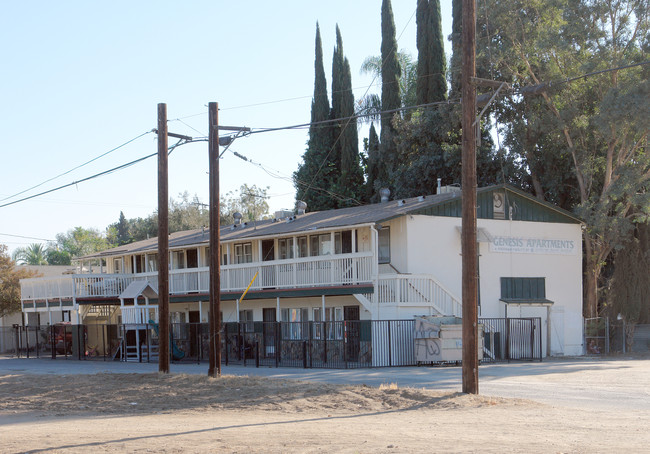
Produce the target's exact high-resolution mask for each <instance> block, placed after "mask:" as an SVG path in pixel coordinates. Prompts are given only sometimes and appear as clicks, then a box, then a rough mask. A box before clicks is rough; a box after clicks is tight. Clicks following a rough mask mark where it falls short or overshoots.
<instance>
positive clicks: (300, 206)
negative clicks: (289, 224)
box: [296, 200, 307, 214]
mask: <svg viewBox="0 0 650 454" xmlns="http://www.w3.org/2000/svg"><path fill="white" fill-rule="evenodd" d="M296 211H297V214H305V211H307V202H305V201H302V200H299V201H298V203H297V204H296Z"/></svg>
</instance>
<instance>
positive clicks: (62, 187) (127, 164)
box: [0, 140, 188, 208]
mask: <svg viewBox="0 0 650 454" xmlns="http://www.w3.org/2000/svg"><path fill="white" fill-rule="evenodd" d="M184 143H188V142H187V141H184V140H180V141H179V142H178V143H176V144H175V145H172V146H171V147H169V148H168V150H169V152H168V154H171V152H172V151H174V149H175V148H176V147H178V146H180V145H183V144H184ZM157 155H158V153H157V152H156V153H151V154H149V155H146V156H143V157H141V158H138V159H135V160H133V161H130V162H127V163H126V164H122V165H119V166H117V167H113V168H111V169H108V170H104V171H103V172H99V173H96V174H94V175H91V176H89V177H86V178H82V179H81V180H77V181H73V182H71V183H68V184H64V185H61V186H58V187H56V188H52V189H48V190H47V191H43V192H39V193H38V194H33V195H30V196H27V197H23V198H22V199H18V200H14V201H12V202H8V203H5V204H2V205H0V208H4V207H7V206H10V205H14V204H16V203H20V202H24V201H26V200H30V199H34V198H36V197H40V196H42V195H45V194H49V193H51V192H55V191H59V190H61V189H65V188H69V187H70V186H74V185H77V184H79V183H83V182H85V181H89V180H93V179H95V178H98V177H101V176H103V175H108V174H110V173H113V172H117V171H118V170H122V169H126V168H127V167H131V166H132V165H135V164H137V163H139V162H142V161H144V160H146V159H149V158H151V157H154V156H157Z"/></svg>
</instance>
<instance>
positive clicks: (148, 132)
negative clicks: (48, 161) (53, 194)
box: [0, 131, 152, 206]
mask: <svg viewBox="0 0 650 454" xmlns="http://www.w3.org/2000/svg"><path fill="white" fill-rule="evenodd" d="M151 132H152V131H147V132H143V133H142V134H140V135H138V136H136V137H134V138H132V139H130V140H127V141H126V142H124V143H123V144H121V145H118V146H117V147H115V148H112V149H110V150H108V151H107V152H105V153H102V154H100V155H99V156H95V157H94V158H92V159H91V160H89V161H86V162H84V163H83V164H79V165H78V166H76V167H73V168H72V169H70V170H67V171H65V172H63V173H60V174H59V175H57V176H54V177H52V178H49V179H47V180H45V181H42V182H40V183H38V184H37V185H34V186H32V187H30V188H27V189H24V190H22V191H20V192H17V193H15V194H13V195H10V196H9V197H5V198H4V199H0V202H4V201H5V200H9V199H13V198H14V197H17V196H19V195H21V194H24V193H26V192H29V191H31V190H32V189H36V188H38V187H40V186H43V185H44V184H45V183H49V182H50V181H52V180H56V179H57V178H60V177H62V176H64V175H67V174H69V173H71V172H73V171H75V170H77V169H80V168H82V167H84V166H86V165H88V164H90V163H91V162H94V161H97V160H98V159H100V158H103V157H104V156H106V155H108V154H110V153H113V152H114V151H116V150H119V149H120V148H122V147H124V146H126V145H128V144H130V143H131V142H135V141H136V140H138V139H139V138H140V137H143V136H146V135H147V134H151ZM2 206H5V205H2Z"/></svg>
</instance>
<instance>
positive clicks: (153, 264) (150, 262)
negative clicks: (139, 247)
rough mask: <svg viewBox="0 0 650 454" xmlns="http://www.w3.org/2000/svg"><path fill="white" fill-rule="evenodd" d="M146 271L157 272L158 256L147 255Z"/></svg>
mask: <svg viewBox="0 0 650 454" xmlns="http://www.w3.org/2000/svg"><path fill="white" fill-rule="evenodd" d="M147 271H148V272H150V273H153V272H154V271H158V254H147Z"/></svg>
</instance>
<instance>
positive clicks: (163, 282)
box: [158, 103, 169, 374]
mask: <svg viewBox="0 0 650 454" xmlns="http://www.w3.org/2000/svg"><path fill="white" fill-rule="evenodd" d="M167 153H168V150H167V104H163V103H160V104H158V329H159V331H158V333H159V336H158V339H159V341H158V349H159V350H158V372H162V373H165V374H168V373H169V205H168V204H169V184H168V181H167V178H168V172H167V168H168V154H167Z"/></svg>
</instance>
